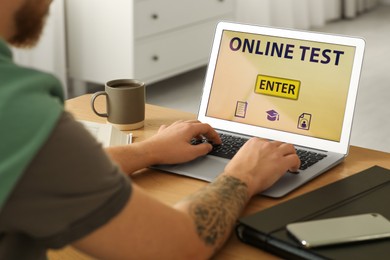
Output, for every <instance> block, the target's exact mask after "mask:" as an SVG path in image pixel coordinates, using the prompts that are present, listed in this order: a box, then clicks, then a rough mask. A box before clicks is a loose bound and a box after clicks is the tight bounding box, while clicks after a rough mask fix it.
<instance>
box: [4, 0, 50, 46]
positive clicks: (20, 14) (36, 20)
mask: <svg viewBox="0 0 390 260" xmlns="http://www.w3.org/2000/svg"><path fill="white" fill-rule="evenodd" d="M12 1H15V0H12ZM16 2H18V5H17V6H15V8H14V9H13V10H11V11H13V15H11V16H10V17H9V19H12V21H9V23H8V24H9V25H10V26H12V30H11V31H10V34H9V35H8V38H6V40H7V41H8V42H9V43H10V44H12V45H14V46H16V47H32V46H34V45H35V44H36V43H37V41H38V40H39V37H40V35H41V33H42V30H43V27H44V24H45V20H46V16H47V13H48V10H49V6H50V3H51V0H39V1H37V0H16Z"/></svg>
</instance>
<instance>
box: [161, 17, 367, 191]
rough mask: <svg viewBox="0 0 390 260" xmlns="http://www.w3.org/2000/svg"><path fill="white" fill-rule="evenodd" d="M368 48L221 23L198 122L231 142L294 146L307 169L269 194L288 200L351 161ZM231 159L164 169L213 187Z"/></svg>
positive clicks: (333, 38) (339, 39) (342, 39)
mask: <svg viewBox="0 0 390 260" xmlns="http://www.w3.org/2000/svg"><path fill="white" fill-rule="evenodd" d="M364 46H365V42H364V40H363V39H360V38H356V37H349V36H341V35H330V34H324V33H318V32H308V31H298V30H290V29H281V28H270V27H261V26H254V25H248V24H238V23H231V22H220V23H219V24H218V25H217V28H216V32H215V37H214V42H213V46H212V51H211V55H210V61H209V65H208V68H207V73H206V78H205V82H204V89H203V93H202V96H201V101H200V108H199V113H198V120H200V121H202V122H204V123H208V124H210V125H211V126H212V127H213V128H215V129H216V130H217V132H219V133H220V134H221V136H223V137H226V136H227V137H228V138H233V139H240V140H241V141H242V140H244V141H243V142H245V140H247V139H248V138H250V137H253V136H256V137H261V138H265V139H269V140H278V141H282V142H287V143H291V144H294V146H295V148H296V149H297V152H298V153H299V156H300V158H301V162H302V169H300V170H299V171H298V172H297V173H290V172H286V174H285V175H284V176H283V177H282V178H281V179H280V180H278V181H277V182H276V183H275V184H274V185H273V186H272V187H270V188H269V189H268V190H266V191H264V192H263V193H262V195H265V196H269V197H274V198H278V197H282V196H284V195H286V194H288V193H289V192H291V191H293V190H294V189H296V188H298V187H299V186H301V185H303V184H305V183H307V182H308V181H310V180H312V179H313V178H315V177H317V176H318V175H320V174H322V173H324V172H326V171H327V170H329V169H330V168H332V167H334V166H335V165H337V164H339V163H340V162H342V161H343V159H344V158H345V157H346V156H347V153H348V149H349V140H350V135H351V128H352V119H353V114H354V108H355V102H356V97H357V90H358V83H359V78H360V71H361V67H362V61H363V54H364ZM231 136H233V137H231ZM222 150H223V149H222ZM224 157H227V156H222V157H221V155H220V154H218V152H217V153H214V152H212V153H211V154H208V155H206V156H204V157H201V158H197V159H195V160H194V161H191V162H188V163H184V164H176V165H158V166H156V167H157V168H158V169H161V170H164V171H168V172H171V173H176V174H180V175H184V176H189V177H193V178H197V179H201V180H205V181H209V182H211V181H213V180H214V179H215V178H216V177H217V176H218V175H219V174H220V173H221V172H223V170H224V168H225V166H226V164H227V163H228V162H229V160H230V159H229V157H227V158H224ZM307 157H309V159H310V158H312V159H311V160H312V162H309V163H308V164H307V163H304V160H307ZM313 158H314V159H313Z"/></svg>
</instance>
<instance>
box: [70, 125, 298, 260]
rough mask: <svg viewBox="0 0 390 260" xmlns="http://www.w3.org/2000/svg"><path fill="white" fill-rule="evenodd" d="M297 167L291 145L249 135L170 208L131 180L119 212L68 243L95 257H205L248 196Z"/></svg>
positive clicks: (217, 244) (220, 240) (228, 230)
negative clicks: (208, 179)
mask: <svg viewBox="0 0 390 260" xmlns="http://www.w3.org/2000/svg"><path fill="white" fill-rule="evenodd" d="M175 129H176V128H175ZM175 129H171V130H172V131H173V132H174V130H175ZM191 129H193V128H191ZM187 131H188V129H187ZM162 139H164V138H162ZM159 140H160V139H159ZM148 145H149V144H148ZM152 147H154V149H159V146H156V147H155V146H149V148H152ZM165 160H168V161H169V159H165ZM298 166H299V159H298V157H297V156H296V154H295V150H294V147H293V146H292V145H287V144H284V143H280V142H268V141H265V140H261V139H258V138H253V139H251V140H249V141H248V142H247V143H246V144H245V145H244V147H243V148H242V149H241V150H240V151H239V153H237V155H236V156H235V157H234V158H233V160H232V161H231V162H230V163H229V165H228V166H227V167H226V169H225V171H224V173H222V174H221V175H220V176H219V177H218V178H217V179H216V180H215V181H214V182H213V183H211V184H210V185H207V186H206V187H205V188H203V189H201V190H199V191H198V192H196V193H194V194H193V195H191V196H189V197H187V198H185V199H183V200H182V201H180V202H179V203H177V204H176V205H175V206H174V207H169V206H167V205H165V204H163V203H161V202H159V201H158V200H156V199H154V198H151V197H150V196H148V194H146V193H145V192H143V191H142V190H141V189H140V188H138V187H136V186H135V185H133V187H134V190H133V195H132V197H131V199H130V201H129V202H128V203H127V205H126V206H125V208H124V209H123V210H122V212H121V213H119V214H118V215H117V216H116V217H115V218H113V219H112V221H110V222H109V223H108V224H106V225H104V226H102V227H101V228H99V229H97V230H96V231H95V232H93V233H91V234H90V235H88V236H86V237H85V238H83V239H81V240H79V241H77V242H76V243H74V246H75V247H77V248H79V249H80V250H82V251H85V252H86V253H89V254H91V255H93V256H95V257H98V258H140V259H143V258H155V257H156V256H158V257H160V258H163V259H164V258H168V259H197V258H199V259H205V258H209V257H210V256H211V255H212V254H213V253H215V252H216V251H217V250H218V249H219V248H220V247H221V246H222V245H223V243H224V242H225V241H226V239H227V238H228V237H229V235H230V233H231V231H232V228H233V226H234V223H235V221H236V220H237V218H238V217H239V216H240V214H241V211H242V209H243V208H244V206H245V205H246V204H247V202H248V200H249V199H250V198H251V197H252V196H253V195H255V194H257V193H259V192H261V191H262V190H264V189H266V188H268V187H269V186H271V185H272V184H273V183H274V182H275V181H276V180H277V179H279V178H280V177H281V176H282V175H283V174H284V172H285V171H286V170H288V169H290V170H296V168H297V167H298Z"/></svg>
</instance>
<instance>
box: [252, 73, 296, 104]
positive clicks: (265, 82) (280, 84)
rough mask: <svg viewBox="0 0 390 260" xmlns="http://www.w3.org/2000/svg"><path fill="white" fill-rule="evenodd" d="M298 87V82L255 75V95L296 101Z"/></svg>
mask: <svg viewBox="0 0 390 260" xmlns="http://www.w3.org/2000/svg"><path fill="white" fill-rule="evenodd" d="M300 86H301V82H300V81H298V80H293V79H285V78H278V77H271V76H265V75H257V79H256V86H255V93H258V94H263V95H268V96H274V97H281V98H288V99H294V100H297V99H298V94H299V88H300Z"/></svg>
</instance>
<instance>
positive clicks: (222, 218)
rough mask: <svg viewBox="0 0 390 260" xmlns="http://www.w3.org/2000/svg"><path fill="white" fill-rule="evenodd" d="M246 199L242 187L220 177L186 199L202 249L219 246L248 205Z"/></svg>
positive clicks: (244, 190)
mask: <svg viewBox="0 0 390 260" xmlns="http://www.w3.org/2000/svg"><path fill="white" fill-rule="evenodd" d="M248 196H249V195H248V186H247V185H246V184H245V183H243V182H242V181H240V180H239V179H237V178H235V177H232V176H221V177H219V178H218V179H217V180H216V181H214V182H213V183H211V184H210V185H208V186H207V187H205V188H204V189H202V190H200V191H199V192H197V193H196V194H194V195H193V196H191V197H190V198H188V200H187V202H189V212H190V214H191V216H192V217H193V219H194V222H195V225H196V231H197V233H198V235H199V237H200V238H201V239H202V240H203V241H204V242H205V244H206V245H209V246H217V248H218V247H219V246H220V245H221V244H222V242H223V241H224V239H223V238H226V236H227V235H228V233H229V232H230V230H231V228H232V226H233V225H234V223H235V221H236V219H237V218H238V217H239V215H240V213H241V211H242V209H243V208H244V206H245V204H246V202H247V201H248ZM221 239H222V240H221Z"/></svg>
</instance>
